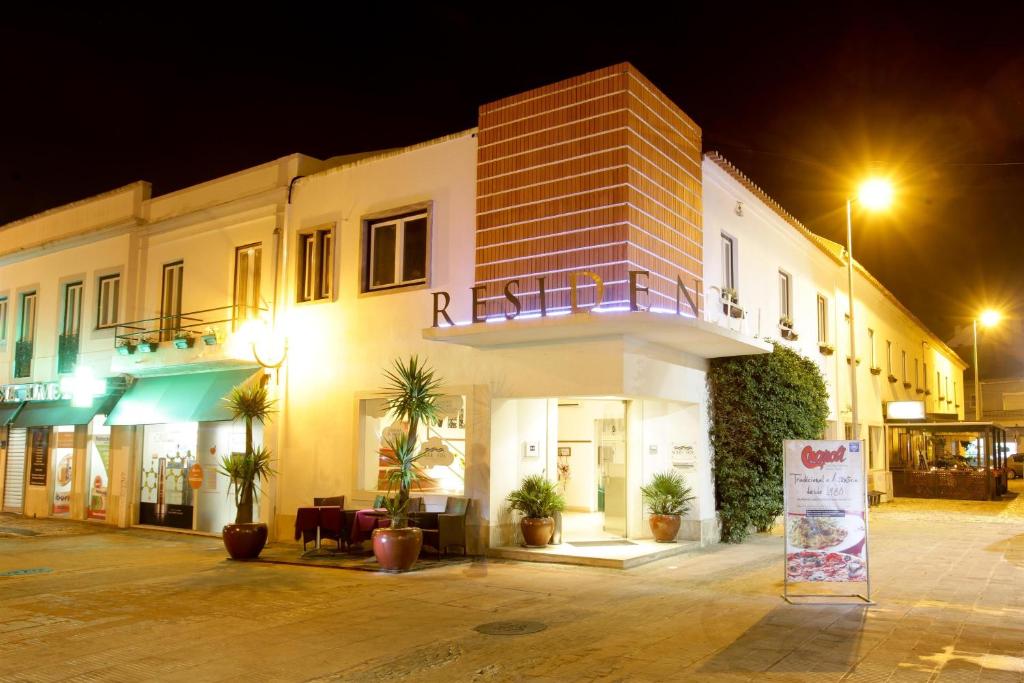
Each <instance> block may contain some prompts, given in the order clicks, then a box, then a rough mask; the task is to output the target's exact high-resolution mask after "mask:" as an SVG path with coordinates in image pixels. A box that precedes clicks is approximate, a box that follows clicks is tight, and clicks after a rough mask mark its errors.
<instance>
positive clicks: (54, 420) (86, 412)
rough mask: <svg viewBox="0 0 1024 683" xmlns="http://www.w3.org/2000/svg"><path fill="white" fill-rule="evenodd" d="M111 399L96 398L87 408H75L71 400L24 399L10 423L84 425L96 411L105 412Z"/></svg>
mask: <svg viewBox="0 0 1024 683" xmlns="http://www.w3.org/2000/svg"><path fill="white" fill-rule="evenodd" d="M111 402H112V401H111V400H109V399H108V400H104V399H103V398H97V399H96V400H95V401H93V404H92V405H91V406H89V407H88V408H76V407H75V406H73V405H71V401H69V400H67V399H64V400H61V401H26V402H25V404H24V405H23V406H22V408H21V412H19V413H18V414H17V416H16V417H15V418H14V422H12V423H11V425H12V426H13V427H54V426H58V425H85V424H89V423H90V422H92V419H93V418H94V417H96V415H97V414H98V413H105V412H106V408H107V407H108V406H109V404H110V403H111Z"/></svg>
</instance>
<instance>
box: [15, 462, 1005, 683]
mask: <svg viewBox="0 0 1024 683" xmlns="http://www.w3.org/2000/svg"><path fill="white" fill-rule="evenodd" d="M1011 485H1012V486H1013V488H1014V489H1015V490H1016V491H1022V490H1024V487H1022V486H1021V484H1020V482H1013V483H1012V484H1011ZM877 510H878V511H877V512H875V510H874V509H873V510H872V518H871V531H872V535H871V546H870V550H871V568H872V572H873V573H872V576H873V590H874V598H875V600H876V601H877V604H876V605H875V606H873V607H870V608H866V607H862V606H856V605H839V606H837V605H814V606H791V605H787V604H786V603H784V602H783V601H782V600H781V599H780V598H779V594H780V592H781V590H782V572H783V554H782V539H781V537H780V536H779V535H778V534H775V535H760V536H756V537H754V538H752V539H751V540H750V541H749V542H747V543H745V544H743V545H740V546H718V547H714V548H711V549H708V550H704V551H700V552H696V553H691V554H688V555H682V556H678V557H676V558H671V559H668V560H663V561H661V562H658V563H655V564H651V565H648V566H644V567H640V568H637V569H633V570H627V571H619V570H607V569H595V568H586V567H567V566H555V565H540V564H526V563H515V562H497V561H486V562H484V561H480V562H475V563H471V564H463V565H456V566H448V567H440V568H433V569H429V570H424V571H420V572H415V573H411V574H405V575H397V576H394V575H381V574H375V573H369V572H361V571H350V570H339V569H325V568H307V567H296V566H285V565H271V564H253V563H238V562H231V561H229V560H226V559H225V553H224V551H223V548H222V546H221V544H220V541H219V540H217V539H211V538H206V537H195V536H186V535H180V534H174V533H161V532H153V531H141V530H130V531H111V530H108V529H106V528H104V527H101V526H98V525H92V524H86V523H76V522H60V521H49V520H40V521H35V520H25V519H23V518H21V517H18V516H14V515H0V573H3V572H9V571H11V570H38V571H35V573H22V574H19V575H14V576H4V577H0V681H33V682H34V681H68V682H70V681H133V682H134V681H391V680H406V681H446V682H448V683H451V682H454V681H517V680H524V681H526V680H529V681H670V680H687V681H748V680H757V681H839V680H842V681H851V682H857V681H860V682H865V683H867V682H876V681H879V682H880V681H958V682H963V681H1016V682H1020V681H1024V495H1022V496H1020V497H1018V498H1016V499H1014V500H1011V501H1004V502H1001V503H965V502H953V501H950V502H944V501H905V500H904V501H899V502H897V503H895V504H890V505H885V506H883V507H881V508H879V509H877ZM32 534H34V535H32ZM508 620H524V621H533V622H542V623H543V624H545V625H546V626H547V628H546V629H545V630H543V631H540V632H538V633H533V634H529V635H484V634H481V633H478V632H476V631H474V630H473V628H474V627H475V626H478V625H480V624H484V623H487V622H493V621H508Z"/></svg>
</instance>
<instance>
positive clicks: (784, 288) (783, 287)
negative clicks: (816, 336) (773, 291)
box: [779, 270, 793, 322]
mask: <svg viewBox="0 0 1024 683" xmlns="http://www.w3.org/2000/svg"><path fill="white" fill-rule="evenodd" d="M779 318H780V319H785V320H788V321H790V322H792V320H793V279H792V278H791V277H790V275H789V273H787V272H785V271H782V270H780V271H779Z"/></svg>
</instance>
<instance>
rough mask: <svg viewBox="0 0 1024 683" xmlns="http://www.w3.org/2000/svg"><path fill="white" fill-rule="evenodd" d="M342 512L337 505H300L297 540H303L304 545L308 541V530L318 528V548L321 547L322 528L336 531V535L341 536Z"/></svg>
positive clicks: (296, 521) (296, 518) (296, 525)
mask: <svg viewBox="0 0 1024 683" xmlns="http://www.w3.org/2000/svg"><path fill="white" fill-rule="evenodd" d="M342 519H343V517H342V512H341V507H339V506H337V505H322V506H315V505H311V506H306V507H300V508H299V509H298V510H297V511H296V512H295V540H296V541H298V540H299V539H302V540H303V545H305V543H307V542H308V539H307V538H306V532H309V531H312V530H313V529H316V545H315V546H314V547H315V548H316V549H317V550H319V549H320V529H321V528H323V529H325V530H327V531H332V532H334V535H335V537H340V536H341V531H342V527H343V525H342Z"/></svg>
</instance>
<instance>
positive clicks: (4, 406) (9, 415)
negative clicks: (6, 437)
mask: <svg viewBox="0 0 1024 683" xmlns="http://www.w3.org/2000/svg"><path fill="white" fill-rule="evenodd" d="M23 405H24V404H23V403H20V402H18V403H0V427H6V426H7V425H9V424H11V422H13V421H14V418H15V417H17V415H18V409H19V408H21V406H23Z"/></svg>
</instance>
